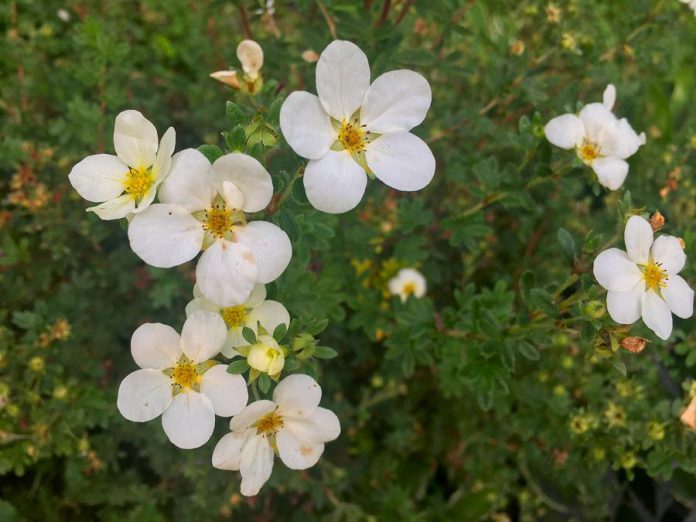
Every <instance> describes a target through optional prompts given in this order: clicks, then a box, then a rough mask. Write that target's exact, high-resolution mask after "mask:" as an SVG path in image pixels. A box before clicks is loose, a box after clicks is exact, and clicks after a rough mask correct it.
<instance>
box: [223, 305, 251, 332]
mask: <svg viewBox="0 0 696 522" xmlns="http://www.w3.org/2000/svg"><path fill="white" fill-rule="evenodd" d="M222 318H223V320H224V321H225V324H226V325H227V327H228V328H233V327H235V326H242V325H243V324H244V319H245V318H246V308H244V306H243V305H240V306H229V307H227V308H223V309H222Z"/></svg>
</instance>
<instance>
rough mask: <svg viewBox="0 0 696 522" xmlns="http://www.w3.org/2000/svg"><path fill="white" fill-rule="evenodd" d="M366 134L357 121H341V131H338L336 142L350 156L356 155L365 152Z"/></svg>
mask: <svg viewBox="0 0 696 522" xmlns="http://www.w3.org/2000/svg"><path fill="white" fill-rule="evenodd" d="M366 134H367V132H366V131H365V129H364V127H363V126H361V125H360V124H359V122H358V120H357V119H355V120H353V121H352V122H351V121H348V120H343V124H342V125H341V130H340V131H338V141H340V142H341V145H343V148H344V149H345V150H347V151H348V152H350V153H351V154H357V153H359V152H364V151H365V145H366V144H367V136H366Z"/></svg>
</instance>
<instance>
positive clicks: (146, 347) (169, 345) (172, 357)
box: [131, 323, 181, 370]
mask: <svg viewBox="0 0 696 522" xmlns="http://www.w3.org/2000/svg"><path fill="white" fill-rule="evenodd" d="M131 354H133V360H134V361H135V364H137V365H138V366H140V367H141V368H154V369H156V370H164V369H165V368H171V367H172V366H174V365H175V364H176V362H177V361H178V360H179V358H180V357H181V337H179V334H178V333H176V330H174V328H172V327H171V326H168V325H166V324H162V323H145V324H142V325H140V326H139V327H138V329H137V330H136V331H135V332H133V337H131Z"/></svg>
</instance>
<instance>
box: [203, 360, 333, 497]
mask: <svg viewBox="0 0 696 522" xmlns="http://www.w3.org/2000/svg"><path fill="white" fill-rule="evenodd" d="M320 400H321V388H320V387H319V385H318V384H317V382H316V381H315V380H314V379H312V378H311V377H309V376H308V375H301V374H295V375H290V376H288V377H286V378H285V379H283V380H282V381H280V383H279V384H278V386H277V387H276V389H275V390H274V391H273V401H268V400H261V401H256V402H252V403H251V404H249V406H247V407H246V408H245V409H244V411H242V412H241V413H240V414H239V415H237V416H235V417H233V418H232V420H231V421H230V430H232V433H228V434H227V435H225V436H224V437H223V438H222V439H220V441H219V442H218V443H217V446H215V450H214V451H213V466H215V467H216V468H218V469H227V470H239V471H240V472H241V474H242V486H241V492H242V495H246V496H252V495H256V494H257V493H258V492H259V490H260V489H261V486H263V485H264V484H265V482H266V481H267V480H268V478H269V477H270V476H271V471H272V470H273V460H274V452H277V453H278V455H279V456H280V460H282V461H283V463H284V464H285V465H286V466H287V467H288V468H290V469H307V468H310V467H312V466H314V464H316V463H317V461H318V460H319V457H321V454H322V453H323V452H324V443H326V442H329V441H332V440H334V439H336V438H337V437H338V435H339V434H340V433H341V425H340V423H339V421H338V417H336V415H335V414H334V413H333V412H332V411H331V410H327V409H325V408H320V407H319V401H320Z"/></svg>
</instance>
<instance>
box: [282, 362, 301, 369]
mask: <svg viewBox="0 0 696 522" xmlns="http://www.w3.org/2000/svg"><path fill="white" fill-rule="evenodd" d="M299 367H300V361H298V360H297V359H286V360H285V366H284V367H283V368H284V369H285V370H286V371H288V372H294V371H295V370H297V369H298V368H299Z"/></svg>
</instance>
